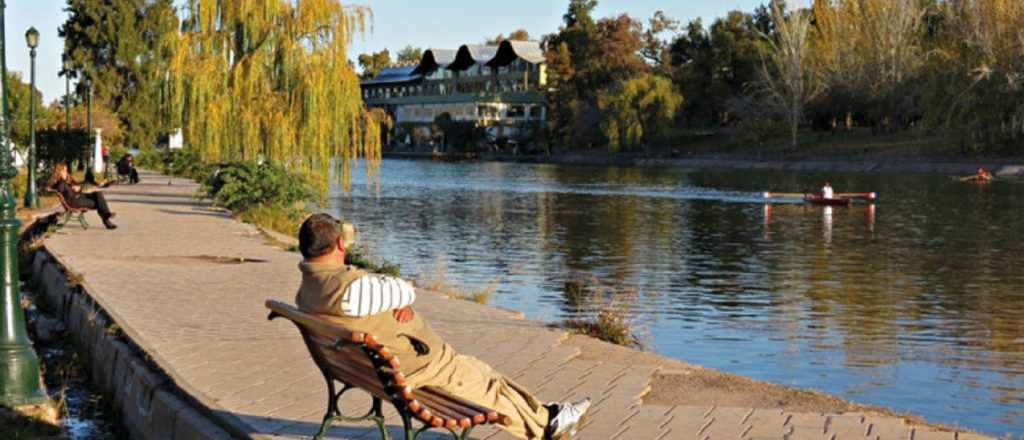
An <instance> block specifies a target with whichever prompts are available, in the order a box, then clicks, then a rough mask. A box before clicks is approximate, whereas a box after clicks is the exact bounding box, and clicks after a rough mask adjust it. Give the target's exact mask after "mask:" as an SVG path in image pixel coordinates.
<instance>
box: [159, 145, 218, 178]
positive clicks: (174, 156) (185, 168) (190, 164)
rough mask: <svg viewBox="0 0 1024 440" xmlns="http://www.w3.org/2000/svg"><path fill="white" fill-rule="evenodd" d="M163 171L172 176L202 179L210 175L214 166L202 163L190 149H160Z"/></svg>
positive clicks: (197, 155)
mask: <svg viewBox="0 0 1024 440" xmlns="http://www.w3.org/2000/svg"><path fill="white" fill-rule="evenodd" d="M160 160H161V161H162V165H163V172H164V173H167V174H170V175H172V176H179V177H188V178H190V179H193V180H202V179H205V178H207V177H208V176H210V175H212V173H213V170H214V167H213V166H211V165H208V164H205V163H203V161H202V159H201V158H200V157H199V154H198V153H196V152H195V151H194V150H191V149H179V150H166V149H165V150H162V156H161V157H160Z"/></svg>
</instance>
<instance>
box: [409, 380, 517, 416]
mask: <svg viewBox="0 0 1024 440" xmlns="http://www.w3.org/2000/svg"><path fill="white" fill-rule="evenodd" d="M413 394H414V395H417V396H419V395H423V394H429V395H431V396H436V397H439V398H441V399H445V400H448V401H451V402H452V403H455V404H457V405H459V406H462V407H466V408H470V409H472V410H473V411H476V412H478V413H480V414H484V415H485V416H486V417H487V421H489V422H498V423H501V424H503V425H508V424H509V423H510V419H509V417H508V416H506V415H504V414H501V413H498V412H497V411H495V410H493V409H490V408H486V407H483V406H480V405H477V404H475V403H473V402H470V401H468V400H466V399H463V398H461V397H459V396H456V395H453V394H450V393H448V392H446V391H444V390H442V389H440V388H437V387H431V386H426V387H420V388H417V389H416V391H415V392H414V393H413Z"/></svg>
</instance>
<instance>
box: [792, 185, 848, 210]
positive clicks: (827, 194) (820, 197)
mask: <svg viewBox="0 0 1024 440" xmlns="http://www.w3.org/2000/svg"><path fill="white" fill-rule="evenodd" d="M804 201H805V202H807V203H811V204H814V205H830V206H849V205H850V204H851V203H853V199H852V198H850V197H836V194H835V191H833V190H832V183H830V182H825V186H823V187H822V188H821V193H820V194H807V195H805V196H804Z"/></svg>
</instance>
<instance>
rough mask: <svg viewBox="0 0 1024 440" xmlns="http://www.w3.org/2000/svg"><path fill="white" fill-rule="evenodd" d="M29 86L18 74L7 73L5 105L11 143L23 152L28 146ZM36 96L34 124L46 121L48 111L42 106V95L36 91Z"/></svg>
mask: <svg viewBox="0 0 1024 440" xmlns="http://www.w3.org/2000/svg"><path fill="white" fill-rule="evenodd" d="M31 88H32V87H31V86H30V85H29V84H28V83H26V82H24V81H23V80H22V77H21V75H20V74H18V73H14V72H8V73H7V105H8V111H9V114H10V130H11V141H13V142H14V143H15V144H16V145H17V146H18V148H19V149H21V150H24V149H25V148H26V147H27V146H28V144H29V100H30V98H31V93H32V91H31ZM35 95H36V122H37V123H39V122H40V121H44V120H46V119H47V113H49V110H48V109H47V108H45V107H44V106H43V104H42V99H43V93H42V92H40V91H39V90H38V89H36V90H35Z"/></svg>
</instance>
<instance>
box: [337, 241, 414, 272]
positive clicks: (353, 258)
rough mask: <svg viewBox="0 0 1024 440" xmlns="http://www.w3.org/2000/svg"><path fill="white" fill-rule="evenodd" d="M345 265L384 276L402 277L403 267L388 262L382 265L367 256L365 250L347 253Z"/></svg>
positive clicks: (357, 249)
mask: <svg viewBox="0 0 1024 440" xmlns="http://www.w3.org/2000/svg"><path fill="white" fill-rule="evenodd" d="M345 264H349V265H352V266H355V267H358V268H360V269H363V270H366V271H370V272H374V273H379V274H382V275H390V276H393V277H399V276H402V268H401V267H399V266H398V265H397V264H393V263H391V262H388V261H381V262H380V263H377V262H376V261H374V260H373V259H371V258H370V257H369V256H368V255H366V249H365V248H354V249H351V250H349V251H348V252H346V253H345Z"/></svg>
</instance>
